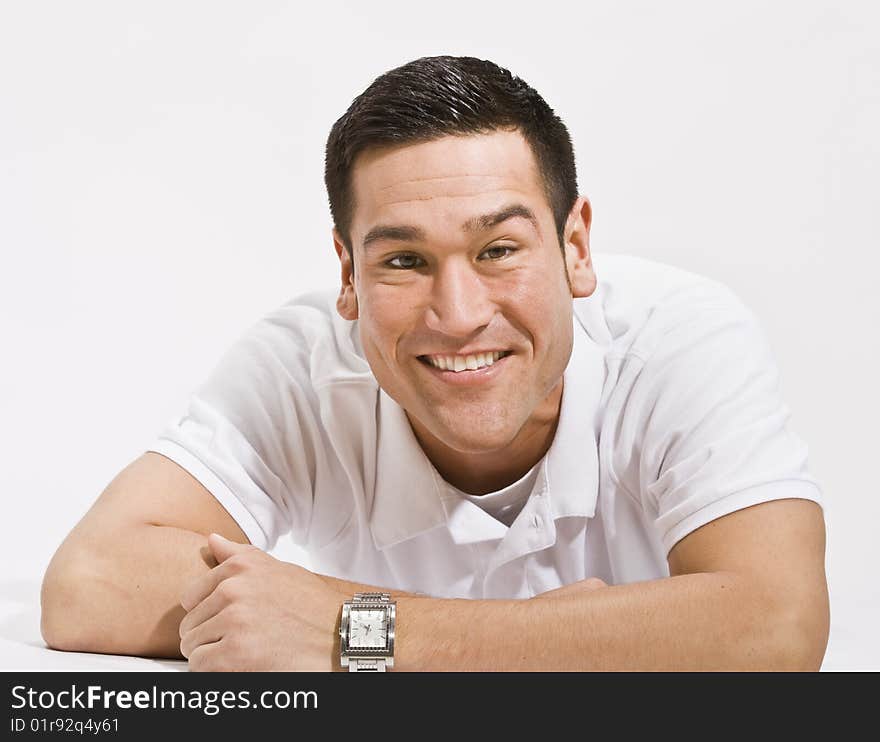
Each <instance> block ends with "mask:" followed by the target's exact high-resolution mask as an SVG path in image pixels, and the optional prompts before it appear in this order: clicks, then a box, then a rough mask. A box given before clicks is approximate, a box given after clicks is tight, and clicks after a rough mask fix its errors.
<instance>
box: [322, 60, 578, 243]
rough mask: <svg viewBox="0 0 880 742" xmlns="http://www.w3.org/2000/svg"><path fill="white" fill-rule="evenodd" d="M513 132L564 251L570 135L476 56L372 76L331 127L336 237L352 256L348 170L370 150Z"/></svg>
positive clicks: (573, 192)
mask: <svg viewBox="0 0 880 742" xmlns="http://www.w3.org/2000/svg"><path fill="white" fill-rule="evenodd" d="M496 130H518V131H519V132H520V133H521V134H522V135H523V137H524V138H525V140H526V141H527V142H528V143H529V146H530V147H531V149H532V152H533V154H534V156H535V160H536V162H537V165H538V171H539V173H540V175H541V178H542V180H543V185H544V193H545V195H546V197H547V202H548V203H549V205H550V208H551V210H552V211H553V218H554V221H555V223H556V234H557V238H558V240H559V244H560V247H561V246H562V240H563V233H564V230H565V222H566V219H567V218H568V214H569V212H570V211H571V209H572V207H573V206H574V203H575V201H577V198H578V187H577V171H576V168H575V161H574V148H573V146H572V143H571V137H570V135H569V133H568V129H567V128H566V126H565V124H564V123H563V122H562V120H561V119H560V118H559V117H558V116H557V115H556V114H555V113H554V111H553V109H552V108H550V106H548V105H547V103H546V102H545V101H544V99H543V98H542V97H541V96H540V95H539V94H538V93H537V92H536V91H535V90H534V89H533V88H532V87H531V86H529V85H528V83H526V82H525V81H523V80H521V79H520V78H519V77H515V76H514V75H512V74H511V73H510V72H509V71H508V70H506V69H504V68H503V67H499V66H498V65H497V64H495V63H494V62H490V61H488V60H485V59H476V58H475V57H452V56H438V57H421V58H420V59H416V60H414V61H412V62H408V63H407V64H404V65H402V66H401V67H397V68H395V69H393V70H390V71H389V72H386V73H385V74H383V75H381V76H379V77H377V78H376V79H375V80H374V81H373V82H372V83H371V84H370V86H369V87H368V88H367V89H366V90H364V92H363V93H361V94H360V95H359V96H358V97H357V98H355V99H354V100H353V101H352V103H351V105H350V106H349V107H348V110H347V111H346V112H345V113H344V114H343V115H342V116H341V117H340V118H339V119H338V120H337V121H336V123H335V124H333V128H332V129H331V130H330V135H329V137H328V138H327V148H326V152H325V161H324V183H325V185H326V186H327V195H328V197H329V199H330V213H331V216H332V218H333V223H334V226H335V227H336V231H337V232H338V233H339V235H340V237H341V238H342V241H343V244H344V246H345V248H346V250H348V254H349V256H351V255H352V244H351V222H352V218H353V215H354V208H355V203H354V194H353V192H352V182H351V181H352V178H351V173H352V166H353V164H354V161H355V159H356V158H357V156H358V155H359V154H360V153H361V152H363V151H365V150H367V149H368V148H370V147H381V146H388V145H400V144H417V143H422V142H427V141H431V140H434V139H439V138H440V137H443V136H447V135H468V134H483V133H490V132H492V131H496Z"/></svg>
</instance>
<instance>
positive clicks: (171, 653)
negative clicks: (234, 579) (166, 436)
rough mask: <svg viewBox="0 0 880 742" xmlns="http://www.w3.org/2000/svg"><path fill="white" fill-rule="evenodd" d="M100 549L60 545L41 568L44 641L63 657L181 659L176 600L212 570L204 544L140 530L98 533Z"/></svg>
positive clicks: (180, 533) (180, 613)
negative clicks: (186, 587)
mask: <svg viewBox="0 0 880 742" xmlns="http://www.w3.org/2000/svg"><path fill="white" fill-rule="evenodd" d="M84 541H85V539H78V543H82V542H84ZM101 543H102V544H103V546H102V547H100V548H98V547H96V549H95V550H94V551H93V552H91V553H84V552H82V551H81V550H77V549H73V548H65V545H62V547H61V548H60V549H59V550H58V552H57V553H56V555H55V557H54V558H53V560H52V563H51V564H50V565H49V568H48V569H47V571H46V576H45V578H44V580H43V589H42V596H41V603H42V631H43V637H44V639H46V642H47V643H48V644H49V646H50V647H52V648H53V649H62V650H67V651H77V652H101V653H109V654H131V655H139V656H142V657H168V658H174V659H183V655H182V654H180V636H179V633H178V629H179V626H180V622H181V620H182V619H183V617H184V615H186V612H185V611H184V610H183V608H182V607H181V605H180V597H179V595H180V590H181V588H182V586H183V585H184V584H185V583H186V582H187V581H188V580H190V579H192V578H194V577H196V576H198V575H199V574H201V573H203V572H207V571H208V570H209V569H210V568H211V567H212V566H213V563H212V561H211V560H212V557H210V556H208V555H209V550H208V546H207V538H206V537H205V536H202V535H201V534H198V533H194V532H192V531H186V530H183V529H180V528H169V527H164V526H153V525H147V524H145V525H140V526H132V527H131V528H129V529H126V530H122V531H120V532H118V533H116V534H113V535H112V537H110V536H108V535H106V534H103V535H102V536H101ZM111 555H112V556H111Z"/></svg>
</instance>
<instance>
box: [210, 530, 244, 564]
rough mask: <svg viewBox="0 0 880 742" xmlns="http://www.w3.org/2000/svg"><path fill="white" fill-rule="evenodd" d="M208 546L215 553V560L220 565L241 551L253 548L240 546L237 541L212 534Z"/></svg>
mask: <svg viewBox="0 0 880 742" xmlns="http://www.w3.org/2000/svg"><path fill="white" fill-rule="evenodd" d="M208 546H210V547H211V551H213V552H214V558H215V559H216V560H217V563H218V564H220V563H221V562H223V561H225V560H226V559H229V557H231V556H232V555H233V554H238V552H240V551H246V550H247V549H250V548H251V545H250V544H239V543H236V542H235V541H230V540H229V539H228V538H224V537H223V536H221V535H220V534H219V533H212V534H211V535H209V536H208Z"/></svg>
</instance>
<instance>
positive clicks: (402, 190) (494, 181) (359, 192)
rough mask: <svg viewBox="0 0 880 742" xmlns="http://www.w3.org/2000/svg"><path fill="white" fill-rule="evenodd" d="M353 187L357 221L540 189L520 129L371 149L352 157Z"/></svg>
mask: <svg viewBox="0 0 880 742" xmlns="http://www.w3.org/2000/svg"><path fill="white" fill-rule="evenodd" d="M352 186H353V189H354V196H355V203H356V204H357V206H356V211H357V212H359V213H358V214H357V217H359V218H357V221H360V222H361V224H362V225H365V224H366V222H370V221H372V220H373V219H376V218H379V217H380V216H385V215H388V214H390V213H394V212H396V211H399V210H400V209H399V208H397V207H403V208H404V209H405V208H406V207H408V206H414V207H418V206H420V205H422V206H431V207H433V206H434V205H435V204H436V205H440V204H441V203H442V204H445V205H448V204H449V203H450V201H454V200H455V199H464V200H465V201H469V200H470V199H474V200H476V199H478V198H479V197H486V198H490V199H492V198H493V197H494V199H495V200H498V198H501V197H503V198H504V199H505V200H508V201H509V200H510V199H511V198H517V199H518V200H523V199H526V200H530V199H533V198H534V197H536V196H538V197H540V196H541V195H542V193H543V191H542V183H541V180H540V175H539V173H538V168H537V165H536V163H535V160H534V156H533V154H532V151H531V148H530V147H529V145H528V143H527V142H526V140H525V139H524V138H523V137H522V135H521V134H519V132H493V133H491V134H481V135H474V136H468V137H459V136H455V137H453V136H448V137H443V138H441V139H437V140H433V141H430V142H423V143H419V144H412V145H405V146H399V147H393V148H389V147H385V148H382V149H379V150H370V151H367V152H364V153H362V155H361V156H359V157H358V159H357V160H356V163H355V167H354V168H353V174H352ZM419 202H425V203H421V204H420V203H419Z"/></svg>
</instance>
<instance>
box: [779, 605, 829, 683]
mask: <svg viewBox="0 0 880 742" xmlns="http://www.w3.org/2000/svg"><path fill="white" fill-rule="evenodd" d="M830 623H831V617H830V610H829V605H828V599H827V594H826V595H825V597H824V598H820V599H816V600H813V601H805V602H804V603H802V604H801V605H800V606H797V607H795V608H794V609H792V610H790V611H788V613H787V617H786V618H784V619H782V620H781V621H780V624H779V625H780V628H779V630H778V631H777V632H776V633H775V639H776V640H775V646H774V647H773V649H772V651H773V655H774V662H773V665H774V667H773V669H774V670H779V671H782V672H817V671H818V670H819V669H821V667H822V660H823V659H824V658H825V650H826V648H827V646H828V633H829V629H830Z"/></svg>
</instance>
